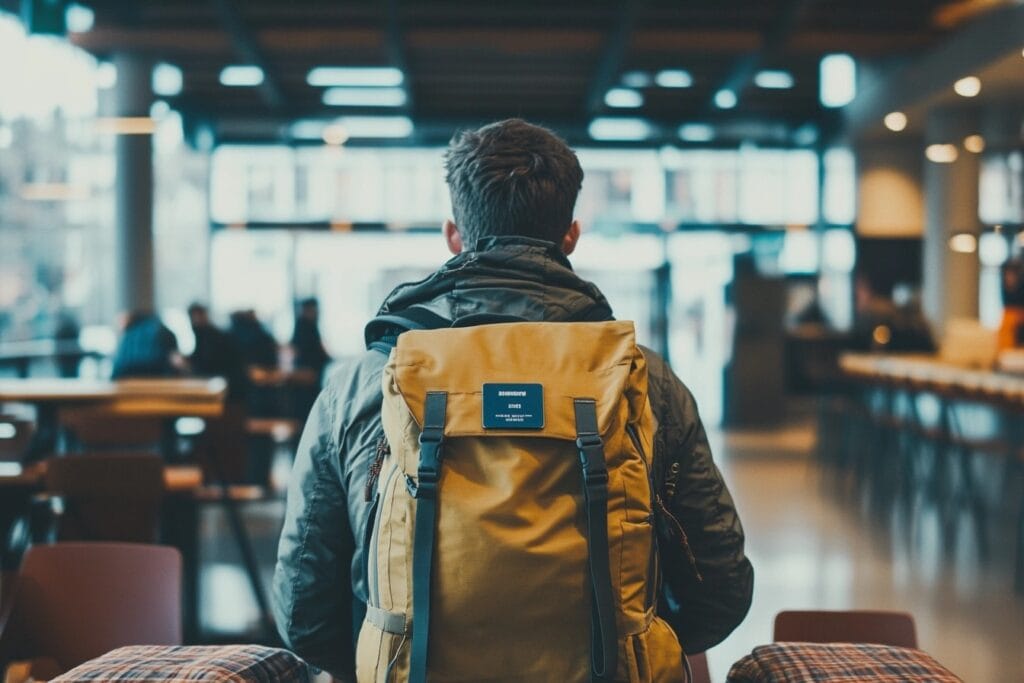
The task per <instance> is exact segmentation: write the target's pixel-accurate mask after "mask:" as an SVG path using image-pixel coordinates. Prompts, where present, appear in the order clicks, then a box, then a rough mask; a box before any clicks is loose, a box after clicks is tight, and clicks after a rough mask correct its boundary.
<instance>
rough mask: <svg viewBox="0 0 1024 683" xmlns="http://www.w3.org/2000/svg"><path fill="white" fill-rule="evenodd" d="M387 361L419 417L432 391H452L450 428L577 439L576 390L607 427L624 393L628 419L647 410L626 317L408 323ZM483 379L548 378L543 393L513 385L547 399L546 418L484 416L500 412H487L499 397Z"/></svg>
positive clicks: (537, 381)
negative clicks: (514, 420) (416, 326)
mask: <svg viewBox="0 0 1024 683" xmlns="http://www.w3.org/2000/svg"><path fill="white" fill-rule="evenodd" d="M388 366H389V367H388V372H386V373H385V376H389V375H390V376H392V377H393V378H394V383H395V389H397V391H398V393H400V394H401V395H402V396H403V398H404V400H405V402H406V404H407V405H408V407H409V410H410V411H411V412H412V415H413V418H414V419H415V420H416V422H417V424H423V409H424V400H425V397H426V394H427V392H428V391H435V390H436V391H445V392H447V393H448V418H447V425H446V428H445V434H446V435H448V436H484V435H489V436H513V437H527V436H530V435H531V434H532V435H533V436H537V437H545V438H558V439H568V440H570V441H571V440H575V438H576V424H575V419H574V412H573V400H574V399H577V398H592V399H594V400H595V401H596V404H597V413H598V426H599V431H600V433H601V434H602V435H606V434H608V433H609V430H611V429H612V428H613V423H614V422H615V421H616V420H615V413H616V412H617V411H618V410H619V409H620V404H621V401H622V397H623V396H624V395H625V396H626V398H627V400H628V401H629V416H628V418H627V420H628V421H633V420H635V419H637V417H638V416H639V415H640V414H641V412H642V410H643V403H644V401H646V393H647V392H646V388H647V387H646V372H645V363H644V359H643V355H642V354H641V353H640V351H639V350H638V349H637V347H636V344H635V342H634V335H633V323H632V322H628V321H612V322H603V323H507V324H500V325H483V326H478V327H469V328H449V329H444V330H431V331H420V330H410V331H409V332H406V333H405V334H403V335H402V336H401V337H399V339H398V345H397V347H396V349H395V352H394V354H393V355H392V357H391V360H390V362H389V364H388ZM485 385H542V397H541V395H539V394H538V393H537V392H536V391H535V390H534V389H531V388H529V387H514V388H511V389H512V390H524V389H525V390H526V391H527V392H528V393H527V394H526V395H525V396H523V398H524V399H525V400H526V401H527V402H534V401H539V402H541V403H542V408H543V416H542V417H543V419H542V420H541V421H540V422H539V424H540V425H541V426H540V427H537V426H536V425H537V424H538V423H536V422H532V421H531V422H527V423H526V424H525V425H524V426H523V427H520V428H515V429H502V428H500V427H496V426H495V423H494V421H493V420H485V417H486V418H493V417H494V413H493V411H488V413H487V414H486V415H485V410H484V408H485V402H488V399H491V398H494V395H493V394H491V393H489V392H488V391H486V390H485ZM627 388H629V389H630V390H629V391H627ZM498 390H500V388H499V389H498ZM523 409H524V410H526V408H525V407H524V408H523ZM513 410H514V408H513ZM530 414H531V415H532V413H530ZM485 422H487V424H486V425H485ZM620 426H621V425H620Z"/></svg>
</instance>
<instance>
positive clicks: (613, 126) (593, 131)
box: [587, 118, 651, 141]
mask: <svg viewBox="0 0 1024 683" xmlns="http://www.w3.org/2000/svg"><path fill="white" fill-rule="evenodd" d="M587 131H588V132H589V133H590V137H592V138H593V139H595V140H608V141H612V140H618V141H630V140H646V139H647V138H648V137H650V135H651V124H650V123H648V122H647V121H645V120H644V119H618V118H596V119H594V120H593V121H591V122H590V126H589V127H588V128H587Z"/></svg>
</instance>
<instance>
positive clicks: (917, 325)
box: [852, 273, 936, 353]
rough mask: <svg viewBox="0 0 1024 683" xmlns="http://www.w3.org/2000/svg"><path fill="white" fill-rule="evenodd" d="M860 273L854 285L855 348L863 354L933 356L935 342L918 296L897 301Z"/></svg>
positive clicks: (853, 343) (853, 336)
mask: <svg viewBox="0 0 1024 683" xmlns="http://www.w3.org/2000/svg"><path fill="white" fill-rule="evenodd" d="M880 290H881V288H880V287H878V286H877V285H876V284H875V283H874V282H872V280H871V278H870V277H868V276H867V275H866V274H864V273H861V274H860V275H858V276H857V278H856V281H855V284H854V306H855V309H854V311H855V313H854V315H855V318H854V324H853V332H852V346H853V347H854V348H855V349H857V350H861V351H920V352H924V353H934V352H935V350H936V346H935V340H934V339H933V337H932V332H931V328H930V326H929V325H928V320H927V319H926V318H925V316H924V312H923V311H922V310H921V303H920V300H919V298H918V297H916V296H912V295H909V294H908V295H906V296H904V297H902V298H903V299H904V300H903V301H900V302H897V301H895V300H894V298H893V297H892V296H891V293H890V292H883V291H880Z"/></svg>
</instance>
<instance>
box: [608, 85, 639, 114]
mask: <svg viewBox="0 0 1024 683" xmlns="http://www.w3.org/2000/svg"><path fill="white" fill-rule="evenodd" d="M604 103H605V104H606V105H608V106H609V107H614V108H616V109H636V108H637V107H642V106H643V104H644V96H643V95H641V94H640V93H638V92H637V91H636V90H630V89H629V88H612V89H611V90H609V91H608V92H606V93H605V94H604Z"/></svg>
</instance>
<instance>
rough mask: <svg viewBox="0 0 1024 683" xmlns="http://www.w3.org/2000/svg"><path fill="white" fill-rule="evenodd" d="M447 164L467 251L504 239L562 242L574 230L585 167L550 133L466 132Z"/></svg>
mask: <svg viewBox="0 0 1024 683" xmlns="http://www.w3.org/2000/svg"><path fill="white" fill-rule="evenodd" d="M444 165H445V171H446V178H445V180H446V181H447V182H448V190H449V192H450V193H451V199H452V213H453V214H454V215H453V218H454V219H455V224H456V225H457V226H458V228H459V233H460V234H461V235H462V240H463V243H464V244H466V245H467V246H472V244H473V243H474V242H475V241H476V240H478V239H480V238H481V237H489V236H501V235H517V236H522V237H534V238H537V239H542V240H547V241H549V242H559V241H561V239H562V238H563V237H565V234H566V233H567V232H568V231H569V226H570V225H572V216H573V209H574V207H575V206H576V197H577V196H578V195H579V191H580V186H581V185H582V183H583V169H582V168H580V162H579V159H577V158H576V154H575V153H574V152H573V151H572V149H570V148H569V146H568V145H567V144H566V143H565V141H564V140H562V139H561V138H560V137H558V136H557V135H556V134H555V133H553V132H552V131H550V130H548V129H547V128H542V127H541V126H535V125H533V124H531V123H527V122H526V121H523V120H522V119H507V120H505V121H498V122H497V123H492V124H489V125H487V126H484V127H483V128H478V129H476V130H469V131H463V132H461V133H458V134H456V135H455V137H453V138H452V140H451V143H449V145H448V151H447V153H446V154H445V160H444Z"/></svg>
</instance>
